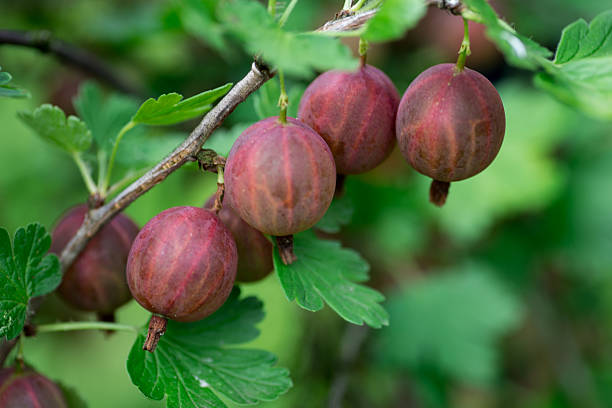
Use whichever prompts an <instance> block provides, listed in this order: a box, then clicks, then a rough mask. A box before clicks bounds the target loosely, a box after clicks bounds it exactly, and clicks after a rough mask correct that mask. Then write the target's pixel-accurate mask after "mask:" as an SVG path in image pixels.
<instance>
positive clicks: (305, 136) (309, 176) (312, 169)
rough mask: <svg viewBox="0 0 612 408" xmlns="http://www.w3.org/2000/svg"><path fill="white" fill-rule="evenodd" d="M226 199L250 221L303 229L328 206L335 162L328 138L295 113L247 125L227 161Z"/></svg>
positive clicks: (268, 228)
mask: <svg viewBox="0 0 612 408" xmlns="http://www.w3.org/2000/svg"><path fill="white" fill-rule="evenodd" d="M225 185H226V202H227V201H228V200H229V204H230V205H231V206H232V208H234V209H235V211H236V212H237V213H238V215H239V216H240V217H241V218H242V219H243V220H245V221H246V222H247V223H248V224H249V225H251V226H252V227H254V228H256V229H257V230H259V231H261V232H263V233H265V234H270V235H274V236H286V235H291V234H295V233H298V232H300V231H304V230H306V229H308V228H310V227H312V226H313V225H314V224H316V223H317V221H319V220H320V219H321V218H322V217H323V215H324V214H325V212H326V211H327V209H328V207H329V205H330V203H331V201H332V198H333V196H334V189H335V186H336V167H335V165H334V159H333V156H332V154H331V152H330V150H329V147H328V146H327V144H326V143H325V141H324V140H323V139H322V138H321V136H319V135H318V134H317V133H316V132H315V131H314V130H312V129H311V128H310V127H308V126H307V125H305V124H303V123H301V122H299V121H297V120H296V119H293V118H287V123H286V124H282V123H280V122H279V120H278V118H276V117H273V118H268V119H265V120H262V121H260V122H257V123H255V124H254V125H252V126H251V127H249V128H248V129H246V130H245V131H244V132H243V133H242V134H241V135H240V137H239V138H238V140H237V141H236V143H235V144H234V146H233V147H232V150H231V152H230V154H229V156H228V158H227V163H226V165H225Z"/></svg>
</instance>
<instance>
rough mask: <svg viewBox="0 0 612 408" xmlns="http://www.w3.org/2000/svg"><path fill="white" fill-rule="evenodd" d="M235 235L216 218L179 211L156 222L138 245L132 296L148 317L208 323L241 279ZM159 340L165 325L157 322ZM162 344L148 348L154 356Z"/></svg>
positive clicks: (130, 276)
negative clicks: (239, 277) (201, 320)
mask: <svg viewBox="0 0 612 408" xmlns="http://www.w3.org/2000/svg"><path fill="white" fill-rule="evenodd" d="M237 261H238V254H237V250H236V243H235V242H234V238H233V237H232V234H231V232H230V231H229V230H228V229H227V227H225V226H224V225H223V223H222V222H221V220H220V219H219V217H217V216H216V215H215V214H214V213H213V212H211V211H208V210H205V209H203V208H197V207H174V208H170V209H168V210H165V211H163V212H161V213H159V214H158V215H156V216H155V217H153V218H152V219H151V220H150V221H149V222H148V223H147V224H146V225H145V226H144V227H143V228H142V230H141V231H140V232H139V233H138V236H137V237H136V239H135V240H134V243H133V245H132V250H131V251H130V256H129V258H128V264H127V280H128V285H129V287H130V290H131V292H132V295H133V296H134V298H135V299H136V301H138V303H140V304H141V305H142V307H144V308H145V309H147V310H148V311H150V312H152V313H154V314H155V315H161V316H163V317H164V318H168V319H172V320H177V321H181V322H192V321H196V320H200V319H203V318H205V317H207V316H209V315H211V314H212V313H213V312H215V311H216V310H217V309H219V308H220V307H221V305H223V303H224V302H225V300H226V299H227V298H228V297H229V295H230V293H231V291H232V287H233V285H234V280H235V279H236V263H237ZM154 325H159V326H160V327H157V328H155V330H156V331H157V333H152V334H151V336H153V337H155V338H156V339H159V336H160V335H161V334H163V332H164V331H165V319H161V318H160V317H159V316H153V318H152V320H151V324H150V330H151V329H152V327H153V326H154ZM156 339H153V338H152V339H151V343H145V349H146V350H149V351H153V349H154V348H155V344H156V343H157V341H156Z"/></svg>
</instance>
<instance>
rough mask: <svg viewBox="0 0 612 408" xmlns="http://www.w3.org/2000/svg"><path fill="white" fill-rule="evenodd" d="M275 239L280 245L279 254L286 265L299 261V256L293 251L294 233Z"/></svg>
mask: <svg viewBox="0 0 612 408" xmlns="http://www.w3.org/2000/svg"><path fill="white" fill-rule="evenodd" d="M274 239H275V240H276V246H277V247H278V254H279V255H280V258H281V261H283V263H284V264H285V265H291V264H292V263H294V262H295V261H297V256H295V253H293V235H285V236H283V237H274Z"/></svg>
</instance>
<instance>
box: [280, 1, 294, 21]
mask: <svg viewBox="0 0 612 408" xmlns="http://www.w3.org/2000/svg"><path fill="white" fill-rule="evenodd" d="M297 2H298V0H291V2H290V3H289V5H287V7H286V8H285V11H283V15H282V16H281V18H280V19H279V20H278V25H279V26H281V27H282V26H284V25H285V23H286V22H287V20H288V19H289V16H290V15H291V13H292V12H293V8H294V7H295V5H296V4H297Z"/></svg>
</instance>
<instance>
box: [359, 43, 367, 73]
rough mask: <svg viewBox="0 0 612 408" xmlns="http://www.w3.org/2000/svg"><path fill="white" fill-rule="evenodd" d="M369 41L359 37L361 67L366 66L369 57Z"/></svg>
mask: <svg viewBox="0 0 612 408" xmlns="http://www.w3.org/2000/svg"><path fill="white" fill-rule="evenodd" d="M368 46H369V44H368V41H367V40H364V39H363V38H359V64H360V66H361V68H363V67H365V65H366V62H367V59H368Z"/></svg>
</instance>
